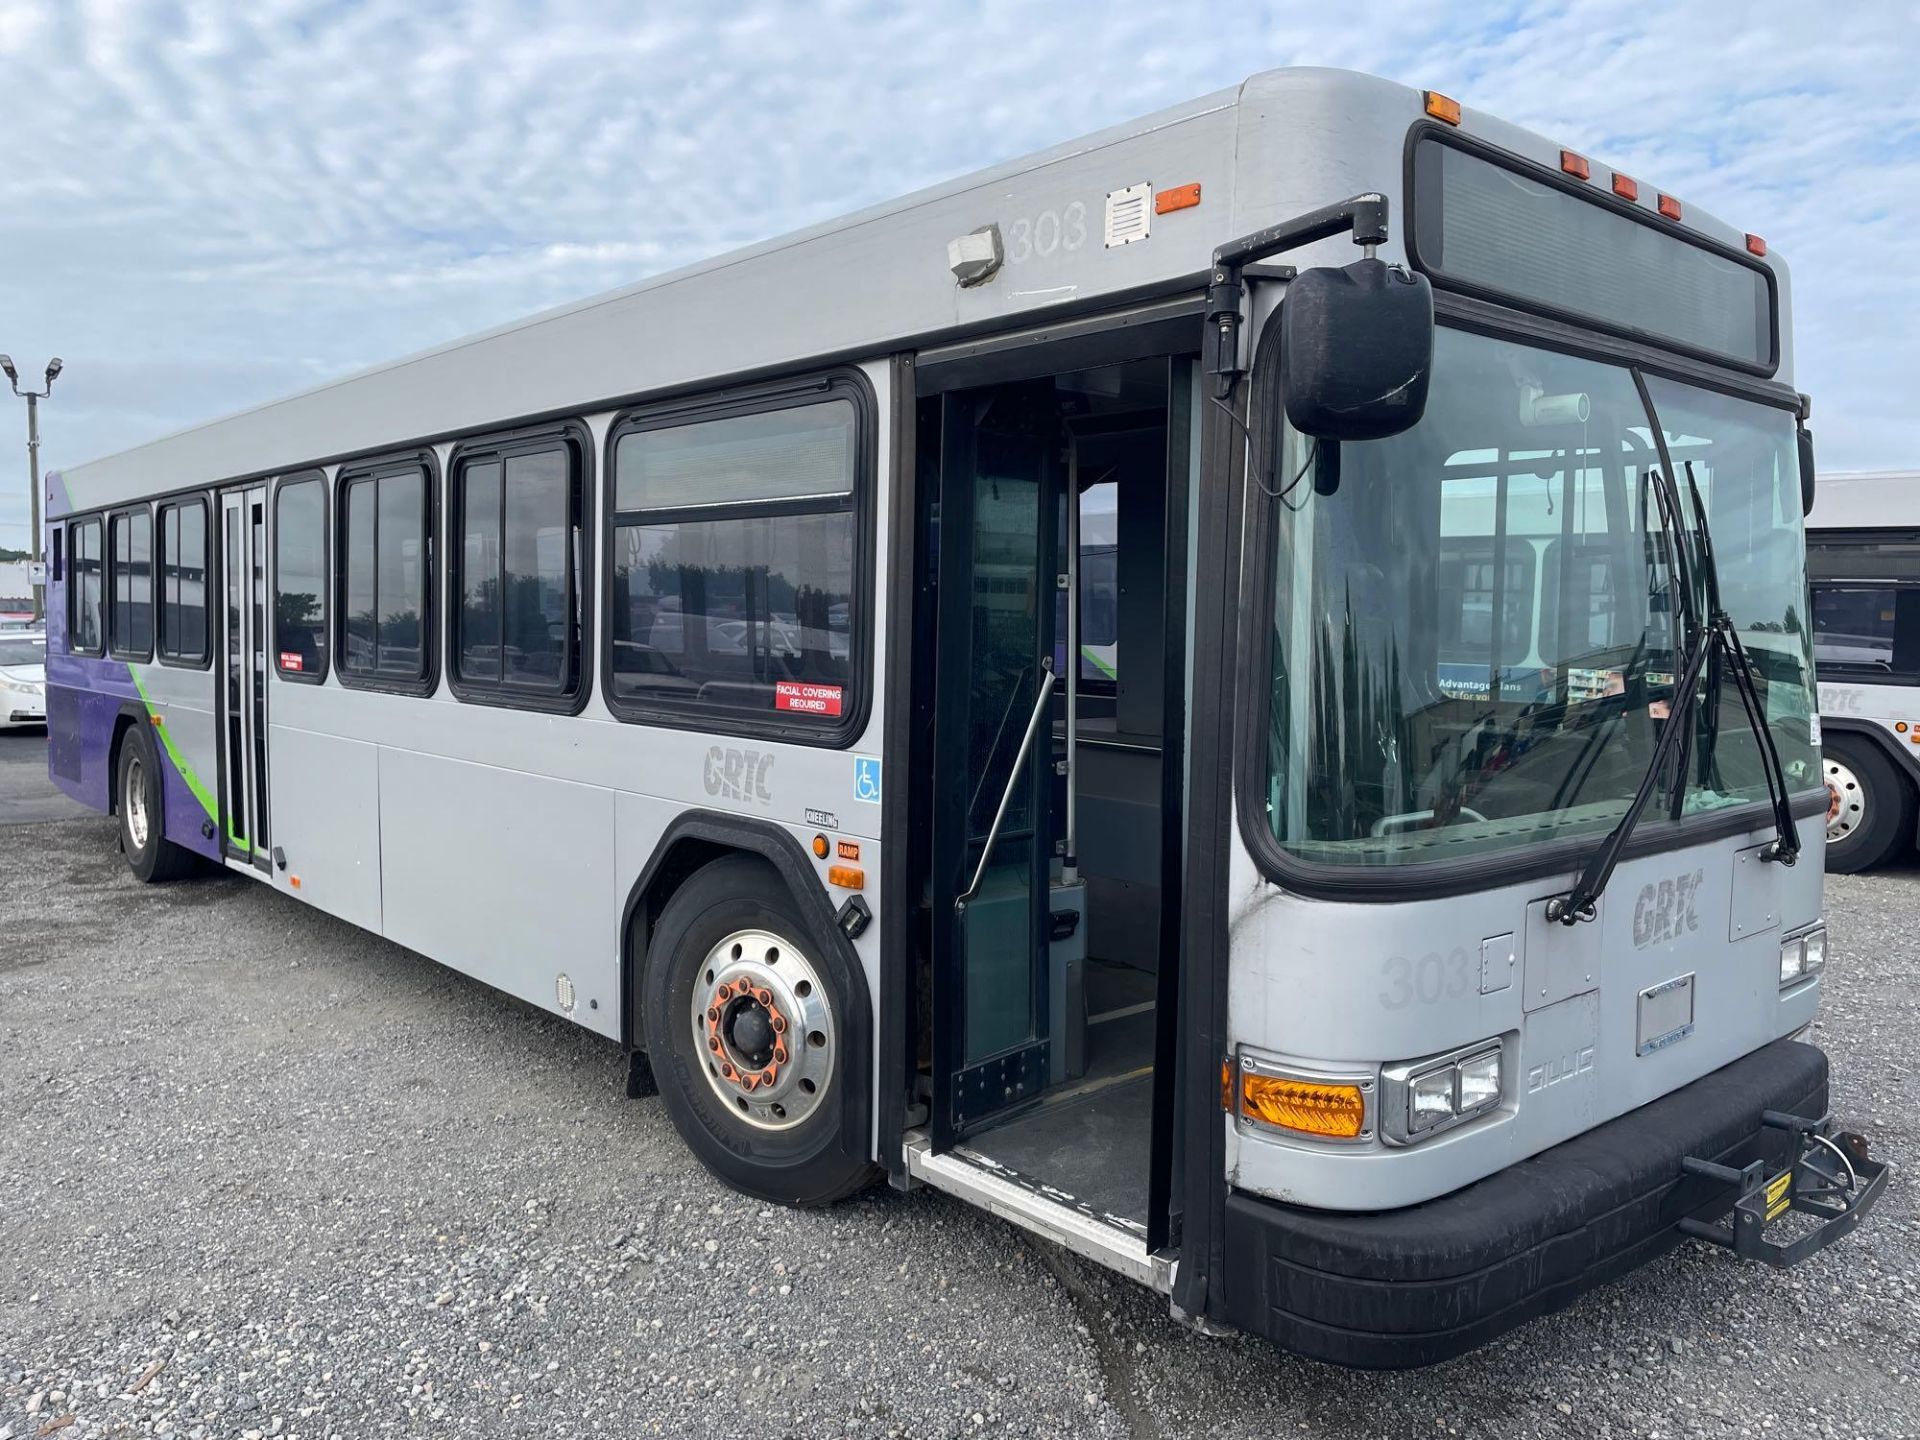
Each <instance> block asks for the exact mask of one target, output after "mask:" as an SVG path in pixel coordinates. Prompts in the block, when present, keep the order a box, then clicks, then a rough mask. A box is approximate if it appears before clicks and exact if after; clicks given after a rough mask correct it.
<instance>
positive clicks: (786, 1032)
mask: <svg viewBox="0 0 1920 1440" xmlns="http://www.w3.org/2000/svg"><path fill="white" fill-rule="evenodd" d="M688 1018H689V1020H690V1021H691V1022H692V1026H693V1043H694V1049H695V1050H696V1051H697V1052H698V1053H699V1055H700V1057H701V1061H702V1068H703V1070H704V1072H705V1074H706V1077H707V1084H708V1085H709V1086H710V1087H712V1090H713V1093H714V1094H715V1095H717V1096H719V1097H720V1099H721V1101H722V1102H723V1103H724V1104H725V1105H726V1107H727V1109H728V1110H729V1111H731V1112H732V1113H733V1115H734V1116H735V1117H736V1118H737V1119H739V1120H741V1121H742V1122H744V1123H745V1124H748V1125H752V1126H754V1127H756V1128H757V1129H761V1130H788V1129H791V1128H792V1127H793V1126H795V1125H798V1124H800V1123H801V1122H802V1121H804V1120H805V1119H806V1118H807V1117H808V1116H810V1115H811V1114H813V1112H814V1111H815V1110H817V1109H819V1107H820V1102H821V1101H822V1100H823V1099H825V1098H826V1094H827V1090H828V1088H829V1087H830V1086H831V1084H832V1082H833V1059H834V1047H835V1046H836V1045H837V1044H838V1043H839V1036H838V1034H837V1033H836V1030H835V1027H834V1017H833V1007H832V1006H831V1005H830V1004H829V1003H828V1001H827V987H826V985H825V984H824V983H822V981H821V978H820V972H819V971H818V970H816V969H815V968H814V965H813V962H812V961H811V960H810V959H809V958H808V957H807V955H806V954H805V953H804V952H803V951H801V950H800V949H798V948H797V947H795V946H794V945H792V944H791V943H790V942H788V941H787V940H786V939H785V938H784V937H782V936H779V935H775V934H773V933H772V932H771V931H767V930H736V931H734V932H733V933H732V934H731V935H729V936H727V937H726V938H725V939H724V940H722V941H721V942H720V943H719V944H718V945H715V946H714V947H713V948H712V949H711V950H709V951H708V952H707V955H706V958H705V959H704V960H702V961H701V963H700V971H699V973H698V974H697V975H695V976H694V982H693V1006H692V1013H691V1014H690V1015H689V1017H688Z"/></svg>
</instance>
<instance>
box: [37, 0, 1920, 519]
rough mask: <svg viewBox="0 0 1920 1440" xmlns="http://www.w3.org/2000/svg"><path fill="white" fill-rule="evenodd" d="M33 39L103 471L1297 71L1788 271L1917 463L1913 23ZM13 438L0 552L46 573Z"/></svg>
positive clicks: (49, 16) (284, 25)
mask: <svg viewBox="0 0 1920 1440" xmlns="http://www.w3.org/2000/svg"><path fill="white" fill-rule="evenodd" d="M711 17H712V18H709V17H708V16H704V15H703V14H702V12H701V11H699V10H697V9H693V8H687V9H679V8H672V9H669V8H667V7H658V6H649V7H645V8H644V9H642V8H640V7H633V8H631V9H629V10H625V11H624V14H623V7H619V6H613V5H608V4H606V3H604V0H594V3H588V0H460V3H451V0H441V3H431V4H429V3H425V0H362V3H347V0H83V3H65V4H47V3H29V0H12V3H10V4H8V5H6V6H5V7H3V8H0V95H4V96H5V97H6V99H7V123H8V126H9V137H8V145H7V161H6V163H5V164H4V165H0V349H6V350H9V351H10V352H11V353H12V354H13V355H14V356H15V358H16V359H18V360H19V361H20V362H21V363H22V364H23V365H25V366H27V367H28V368H29V369H31V370H33V371H35V372H36V373H37V370H38V367H39V365H40V363H42V361H43V360H44V358H45V356H47V355H50V354H53V353H56V352H57V353H60V354H62V355H63V356H64V358H65V359H66V361H67V373H66V375H65V376H64V377H63V378H62V380H61V382H60V385H59V388H58V390H57V392H56V395H55V398H54V401H53V403H52V404H51V405H50V406H49V407H48V408H47V410H46V411H45V412H44V422H45V424H44V428H45V431H46V441H47V443H46V451H45V453H46V457H47V460H48V462H49V463H50V464H52V465H56V466H57V465H59V464H63V463H72V462H75V461H78V460H82V459H85V458H88V457H90V456H92V455H96V454H100V453H103V452H107V451H111V450H115V449H119V448H122V447H124V446H126V445H129V444H132V443H135V442H137V441H139V440H141V439H144V438H147V437H149V436H151V435H153V434H156V433H159V432H161V431H164V430H168V429H172V428H177V427H178V426H180V425H184V424H188V423H191V422H194V421H198V420H202V419H205V418H208V417H210V416H213V415H216V414H219V413H222V412H224V411H228V410H233V409H237V408H240V407H242V406H245V405H249V404H253V403H256V402H258V401H261V400H264V399H269V398H271V397H272V396H273V395H275V394H278V393H281V392H284V391H286V390H289V389H293V388H296V387H298V386H301V385H305V384H310V383H312V382H313V381H315V380H316V379H320V378H324V377H325V376H327V375H330V374H336V373H341V372H344V371H347V370H350V369H354V368H357V367H359V366H362V365H366V364H370V363H374V362H377V361H379V360H381V359H384V358H388V357H391V356H396V355H399V354H403V353H406V352H409V351H412V350H417V349H419V348H421V347H423V346H426V345H430V344H435V343H438V342H441V341H444V340H447V339H450V338H453V337H455V336H458V335H460V334H463V333H467V332H469V331H473V330H478V329H481V328H484V327H486V326H489V325H494V324H498V323H500V322H501V321H504V320H508V319H511V318H512V317H514V316H515V315H519V314H523V313H526V312H528V311H531V310H534V309H538V308H540V307H542V306H546V305H551V304H556V303H559V302H562V301H565V300H568V299H572V298H576V297H579V296H582V295H586V294H590V293H592V292H594V291H596V290H600V289H605V288H609V287H611V286H614V285H619V284H623V283H626V282H629V281H632V280H635V279H638V278H640V277H641V276H643V275H645V274H648V273H651V272H653V271H657V270H661V269H666V268H669V267H671V266H674V265H679V264H684V263H686V262H688V261H691V260H695V259H699V258H701V257H703V256H706V255H710V254H714V253H717V252H719V251H722V250H725V249H728V248H730V247H732V246H735V245H739V244H742V243H745V242H748V241H751V240H754V239H758V238H761V237H764V236H767V235H771V234H776V233H779V232H781V231H785V230H789V229H793V228H797V227H799V226H802V225H806V224H810V223H813V222H815V221H818V220H822V219H825V218H828V217H830V216H832V215H835V214H839V213H842V212H845V211H848V210H852V209H856V208H859V207H860V206H863V205H866V204H871V203H873V202H875V201H877V200H882V199H885V198H887V197H889V196H892V195H897V194H900V193H902V192H904V191H907V190H909V189H912V188H915V187H917V186H920V185H923V184H927V183H930V182H933V181H935V180H939V179H942V178H944V177H946V176H949V175H953V174H957V173H960V172H962V171H966V170H970V169H974V168H977V167H979V166H981V165H985V164H988V163H991V162H993V161H995V160H999V159H1004V158H1007V157H1010V156H1015V155H1018V154H1021V153H1023V152H1026V151H1029V150H1033V149H1037V148H1040V147H1041V146H1044V145H1048V144H1051V143H1054V142H1056V141H1059V140H1062V139H1066V138H1070V137H1072V136H1074V135H1077V134H1081V133H1084V132H1086V131H1088V130H1091V129H1094V128H1097V127H1099V126H1101V125H1105V124H1111V123H1113V122H1116V121H1120V120H1124V119H1127V118H1130V117H1131V116H1134V115H1137V114H1140V113H1144V112H1146V111H1148V110H1151V109H1154V108H1156V107H1159V106H1162V105H1166V104H1171V103H1174V102H1176V101H1179V100H1182V99H1186V98H1190V97H1192V96H1195V95H1199V94H1202V93H1205V92H1207V91H1209V90H1213V89H1217V88H1220V87H1222V86H1226V85H1230V84H1233V83H1234V82H1236V81H1238V80H1239V79H1242V78H1244V76H1245V75H1246V74H1248V73H1251V72H1253V71H1256V70H1260V69H1265V68H1268V67H1271V66H1278V65H1286V64H1302V63H1309V64H1333V65H1348V66H1353V67H1355V68H1359V69H1366V70H1372V71H1375V72H1377V73H1380V74H1385V75H1388V76H1391V77H1393V78H1396V79H1401V80H1405V81H1407V82H1409V83H1413V84H1420V85H1428V86H1432V87H1435V88H1438V89H1443V90H1446V91H1448V92H1449V93H1452V94H1455V95H1457V96H1459V97H1460V98H1462V99H1463V100H1466V101H1467V102H1468V103H1470V104H1473V105H1476V106H1479V107H1482V108H1484V109H1487V110H1490V111H1492V112H1494V113H1496V114H1500V115H1503V116H1505V117H1506V118H1508V119H1511V120H1514V121H1516V122H1519V123H1521V124H1525V125H1529V126H1531V127H1533V128H1536V129H1538V130H1541V131H1543V132H1544V133H1546V134H1549V135H1553V136H1556V137H1559V138H1561V139H1563V140H1565V141H1566V143H1568V144H1570V145H1573V146H1575V147H1577V148H1580V149H1583V150H1585V151H1586V152H1588V153H1590V154H1592V155H1594V156H1595V157H1596V158H1599V159H1602V160H1604V161H1605V162H1607V163H1610V164H1617V165H1618V166H1620V167H1621V168H1623V169H1626V170H1628V171H1629V172H1631V173H1634V174H1637V175H1640V176H1642V177H1643V178H1645V179H1646V180H1647V181H1649V182H1650V183H1653V184H1657V185H1660V186H1662V187H1663V188H1666V189H1669V190H1671V191H1673V192H1674V193H1676V194H1679V195H1680V196H1682V197H1683V198H1684V199H1686V200H1688V201H1690V202H1693V203H1696V204H1699V205H1702V206H1704V207H1706V208H1707V209H1710V210H1712V211H1714V212H1716V213H1718V214H1720V215H1723V216H1725V217H1727V218H1729V219H1731V220H1733V221H1735V222H1736V223H1738V224H1741V225H1743V226H1747V227H1751V228H1752V229H1753V230H1755V231H1757V232H1759V233H1761V234H1763V235H1765V236H1766V237H1767V239H1768V240H1769V242H1770V243H1771V244H1772V245H1773V246H1775V247H1776V249H1777V250H1779V251H1780V252H1781V253H1782V254H1784V255H1786V256H1787V257H1788V258H1789V260H1790V261H1791V263H1792V266H1793V271H1794V277H1795V298H1796V303H1797V314H1796V317H1795V329H1796V333H1797V340H1798V374H1797V380H1798V383H1799V384H1800V385H1801V387H1802V388H1804V389H1807V390H1809V391H1811V392H1813V393H1814V395H1815V397H1816V412H1815V413H1816V419H1817V422H1818V423H1817V429H1818V432H1819V438H1820V446H1821V455H1822V460H1823V463H1825V464H1827V465H1829V466H1835V467H1838V466H1841V465H1847V466H1891V465H1911V464H1915V463H1920V437H1917V436H1916V433H1915V427H1914V424H1913V421H1912V420H1911V418H1910V416H1911V412H1912V408H1913V399H1912V394H1913V381H1912V379H1911V378H1910V377H1911V374H1912V372H1913V369H1914V362H1915V360H1916V358H1920V357H1916V354H1915V344H1914V341H1913V339H1912V332H1913V331H1914V329H1915V327H1916V325H1920V278H1916V270H1915V267H1913V266H1912V265H1911V264H1910V262H1909V259H1908V256H1907V253H1906V251H1907V249H1908V244H1907V242H1908V240H1909V237H1911V236H1913V235H1914V234H1916V233H1920V90H1916V88H1915V87H1914V86H1913V84H1912V72H1913V70H1914V69H1915V64H1916V61H1920V49H1917V47H1916V42H1915V41H1914V39H1913V38H1912V35H1913V33H1914V26H1913V20H1914V18H1915V17H1914V13H1913V10H1912V8H1911V6H1899V5H1897V6H1863V7H1852V8H1850V9H1848V10H1847V11H1846V13H1845V23H1844V24H1841V23H1837V21H1838V15H1837V12H1829V11H1825V10H1823V9H1821V8H1819V7H1806V6H1788V5H1784V4H1758V5H1753V6H1748V7H1742V8H1740V9H1738V10H1732V9H1728V8H1727V7H1724V6H1720V5H1680V6H1664V7H1660V6H1646V5H1644V4H1640V3H1638V0H1562V3H1552V4H1540V5H1526V4H1518V3H1514V4H1506V5H1497V6H1489V7H1486V8H1485V9H1484V10H1482V11H1481V12H1479V13H1478V14H1477V15H1472V16H1463V13H1462V9H1461V7H1458V6H1447V5H1439V6H1436V5H1432V4H1420V5H1415V4H1412V3H1395V4H1387V5H1381V6H1376V7H1373V9H1372V10H1370V11H1369V13H1368V14H1367V15H1366V16H1365V17H1364V18H1357V17H1356V15H1355V14H1354V13H1353V11H1352V9H1351V8H1349V7H1306V6H1300V5H1285V6H1277V5H1276V6H1272V7H1269V8H1268V9H1267V10H1265V11H1264V12H1261V11H1257V10H1255V9H1253V8H1251V7H1248V6H1246V5H1244V4H1218V3H1206V4H1189V5H1186V6H1181V7H1172V8H1169V7H1168V6H1167V5H1165V4H1164V3H1162V0H1114V3H1108V4H1100V5H1085V6H1078V5H1057V6H1052V7H1045V8H1041V7H1032V6H1027V5H1016V4H1009V3H982V4H948V5H941V6H889V5H882V4H878V3H858V0H842V3H833V4H826V5H804V6H803V5H797V4H796V5H792V6H789V5H784V4H777V3H770V0H744V3H738V4H735V5H731V6H727V7H711ZM11 414H12V412H8V411H6V410H5V409H3V408H0V543H12V544H18V543H20V541H21V540H22V538H23V537H24V529H25V527H24V510H25V503H24V495H23V494H22V491H23V489H24V486H23V485H21V484H20V483H19V482H18V480H17V478H14V477H17V476H18V474H19V469H18V464H19V462H18V460H17V459H16V458H15V457H16V456H18V454H19V452H18V449H17V448H16V441H17V437H18V434H19V429H18V427H19V423H20V422H19V421H18V420H17V419H14V418H10V416H11Z"/></svg>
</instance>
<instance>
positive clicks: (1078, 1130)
mask: <svg viewBox="0 0 1920 1440" xmlns="http://www.w3.org/2000/svg"><path fill="white" fill-rule="evenodd" d="M1153 991H1154V977H1153V976H1152V975H1151V974H1148V973H1147V972H1145V971H1142V970H1135V969H1132V968H1130V967H1128V966H1124V965H1117V964H1113V963H1111V962H1104V961H1101V960H1098V959H1090V960H1089V961H1088V964H1087V977H1086V993H1087V1011H1088V1015H1087V1056H1086V1058H1087V1068H1086V1072H1085V1073H1084V1074H1083V1075H1081V1076H1080V1077H1079V1078H1078V1079H1075V1080H1069V1081H1067V1082H1066V1083H1065V1084H1063V1085H1061V1086H1060V1087H1059V1089H1058V1090H1056V1091H1055V1092H1054V1093H1052V1094H1050V1095H1048V1096H1047V1097H1046V1098H1045V1099H1043V1100H1042V1101H1041V1102H1040V1103H1039V1104H1038V1105H1036V1106H1034V1107H1033V1108H1032V1109H1031V1110H1028V1111H1025V1112H1024V1113H1022V1114H1020V1115H1017V1116H1015V1117H1014V1118H1012V1119H1010V1120H1008V1121H1006V1122H1005V1123H1004V1124H1000V1125H996V1126H994V1127H993V1129H991V1130H989V1131H986V1132H984V1133H983V1134H979V1135H976V1136H974V1137H973V1138H972V1139H970V1140H969V1141H968V1142H967V1144H966V1148H967V1149H968V1150H970V1151H972V1152H973V1153H974V1154H975V1155H977V1156H980V1157H982V1158H984V1159H986V1160H988V1161H990V1162H992V1163H993V1164H994V1165H996V1166H1000V1167H1002V1168H1004V1169H1007V1170H1011V1171H1013V1172H1015V1173H1016V1174H1017V1175H1018V1176H1019V1177H1020V1178H1021V1179H1022V1180H1025V1181H1028V1182H1030V1183H1032V1184H1035V1185H1044V1186H1046V1187H1048V1188H1049V1189H1051V1190H1057V1191H1061V1192H1063V1193H1065V1194H1067V1195H1070V1196H1072V1197H1073V1199H1074V1200H1075V1201H1077V1202H1078V1203H1080V1204H1082V1205H1084V1206H1086V1207H1087V1208H1088V1209H1089V1210H1091V1211H1093V1212H1094V1213H1095V1214H1096V1215H1101V1216H1106V1217H1109V1218H1113V1219H1118V1220H1125V1221H1130V1222H1132V1223H1133V1224H1135V1225H1144V1224H1145V1223H1146V1218H1147V1168H1148V1163H1149V1159H1150V1147H1151V1143H1152V1141H1151V1136H1152V1131H1153V1123H1152V1122H1153V1018H1154V1017H1153Z"/></svg>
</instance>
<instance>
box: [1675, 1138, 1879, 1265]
mask: <svg viewBox="0 0 1920 1440" xmlns="http://www.w3.org/2000/svg"><path fill="white" fill-rule="evenodd" d="M1760 1123H1761V1124H1763V1125H1766V1126H1770V1127H1771V1128H1773V1129H1775V1130H1785V1131H1786V1132H1788V1134H1790V1135H1792V1136H1793V1159H1792V1160H1791V1161H1790V1162H1788V1165H1787V1168H1786V1169H1784V1170H1780V1171H1777V1172H1775V1173H1774V1174H1772V1175H1769V1174H1768V1173H1767V1165H1766V1162H1765V1161H1764V1160H1755V1161H1754V1162H1753V1163H1752V1164H1750V1165H1744V1166H1741V1167H1740V1168H1739V1169H1735V1168H1734V1167H1733V1166H1731V1165H1720V1164H1717V1163H1715V1162H1714V1161H1712V1160H1701V1159H1699V1158H1697V1157H1695V1156H1692V1155H1689V1156H1687V1157H1686V1158H1685V1159H1683V1160H1682V1161H1681V1162H1680V1164H1681V1167H1682V1168H1683V1169H1684V1170H1685V1171H1686V1172H1687V1173H1688V1174H1689V1175H1699V1176H1702V1177H1704V1178H1706V1179H1709V1180H1718V1181H1720V1182H1721V1183H1722V1184H1725V1185H1730V1186H1732V1187H1734V1193H1733V1197H1732V1201H1731V1204H1732V1223H1731V1224H1727V1223H1724V1222H1710V1221H1705V1220H1696V1219H1693V1218H1692V1217H1691V1216H1688V1217H1684V1218H1682V1220H1681V1221H1680V1230H1681V1232H1682V1233H1683V1234H1687V1235H1691V1236H1692V1237H1693V1238H1694V1239H1696V1240H1710V1241H1712V1242H1713V1243H1714V1244H1715V1245H1724V1246H1725V1247H1726V1248H1727V1249H1729V1250H1731V1251H1733V1253H1734V1254H1736V1255H1738V1256H1739V1257H1740V1258H1741V1259H1743V1260H1760V1261H1764V1262H1765V1263H1766V1264H1768V1265H1774V1266H1778V1267H1780V1268H1781V1269H1785V1268H1786V1267H1787V1266H1789V1265H1797V1264H1799V1262H1800V1261H1802V1260H1804V1259H1806V1258H1807V1256H1809V1255H1811V1254H1813V1253H1814V1252H1815V1251H1816V1250H1824V1249H1825V1248H1826V1247H1827V1246H1828V1245H1830V1244H1832V1243H1833V1242H1834V1241H1835V1240H1838V1239H1839V1238H1840V1237H1841V1236H1842V1235H1845V1234H1848V1233H1849V1232H1850V1231H1852V1230H1853V1228H1854V1227H1855V1226H1857V1225H1858V1224H1859V1223H1860V1220H1861V1217H1862V1216H1864V1215H1865V1214H1866V1213H1867V1212H1868V1211H1869V1210H1871V1209H1872V1208H1873V1205H1874V1202H1875V1201H1876V1200H1878V1199H1879V1198H1880V1191H1881V1189H1882V1188H1883V1187H1884V1184H1885V1181H1886V1178H1887V1167H1886V1165H1885V1164H1884V1163H1883V1162H1881V1161H1878V1160H1874V1159H1872V1158H1870V1157H1869V1156H1868V1154H1867V1142H1866V1140H1865V1139H1864V1138H1863V1137H1862V1136H1859V1135H1855V1134H1853V1133H1852V1132H1851V1131H1846V1130H1842V1131H1835V1130H1834V1128H1833V1120H1832V1118H1831V1117H1829V1116H1822V1117H1821V1118H1820V1119H1818V1120H1809V1119H1807V1118H1806V1117H1804V1116H1801V1115H1789V1114H1787V1113H1785V1112H1783V1111H1780V1110H1766V1111H1763V1112H1761V1115H1760ZM1789 1211H1798V1212H1799V1213H1800V1214H1802V1215H1811V1216H1814V1217H1816V1218H1817V1219H1818V1220H1819V1222H1820V1223H1819V1224H1818V1225H1817V1226H1816V1227H1815V1228H1813V1229H1811V1230H1806V1231H1803V1232H1802V1233H1801V1234H1800V1235H1798V1236H1797V1237H1795V1238H1794V1239H1792V1240H1789V1241H1787V1242H1785V1243H1784V1244H1782V1243H1778V1242H1776V1241H1772V1240H1769V1239H1768V1238H1767V1226H1768V1225H1770V1224H1771V1223H1772V1222H1773V1221H1775V1220H1777V1219H1779V1218H1780V1217H1781V1216H1783V1215H1785V1214H1787V1213H1788V1212H1789Z"/></svg>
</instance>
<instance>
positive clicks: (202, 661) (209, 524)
mask: <svg viewBox="0 0 1920 1440" xmlns="http://www.w3.org/2000/svg"><path fill="white" fill-rule="evenodd" d="M189 506H192V507H193V508H195V509H197V510H199V512H200V546H201V557H200V559H201V566H200V568H201V581H200V583H201V586H202V594H201V604H200V634H199V647H200V648H199V649H198V650H178V649H175V650H169V649H168V648H167V644H168V642H169V641H170V640H172V639H173V638H174V637H173V635H172V634H171V632H170V631H169V630H168V628H167V591H166V562H167V549H166V546H167V512H168V511H169V510H185V509H187V508H188V507H189ZM153 553H154V615H153V656H154V659H155V660H157V661H158V662H159V663H160V664H162V665H171V666H173V667H174V668H175V669H178V670H205V669H208V668H210V667H211V666H212V664H213V619H212V615H211V613H210V612H209V610H208V608H207V605H208V601H207V596H208V595H210V594H211V593H212V590H213V515H212V506H211V505H209V503H208V501H207V497H206V496H205V495H182V496H179V497H178V498H175V499H170V500H161V501H159V502H157V503H156V504H155V505H154V507H153Z"/></svg>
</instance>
